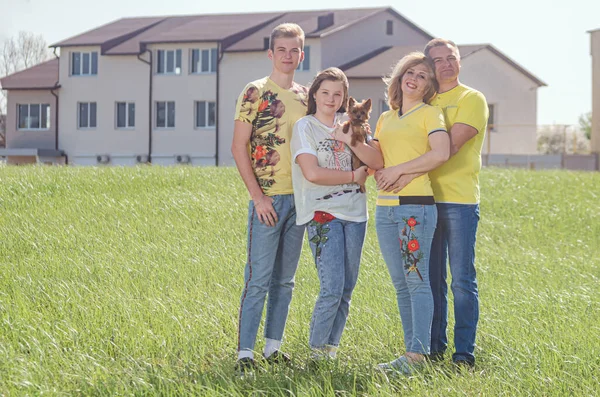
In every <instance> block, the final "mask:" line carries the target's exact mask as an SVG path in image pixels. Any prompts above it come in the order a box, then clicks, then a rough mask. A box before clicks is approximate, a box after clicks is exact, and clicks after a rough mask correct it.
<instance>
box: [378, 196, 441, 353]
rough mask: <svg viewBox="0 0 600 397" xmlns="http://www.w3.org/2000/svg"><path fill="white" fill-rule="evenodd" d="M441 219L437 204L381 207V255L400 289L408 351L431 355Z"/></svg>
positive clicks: (398, 292)
mask: <svg viewBox="0 0 600 397" xmlns="http://www.w3.org/2000/svg"><path fill="white" fill-rule="evenodd" d="M436 222H437V209H436V207H435V205H416V204H408V205H397V206H377V212H376V215H375V224H376V229H377V239H378V240H379V247H380V249H381V254H382V255H383V259H384V260H385V263H386V265H387V268H388V270H389V272H390V276H391V278H392V283H393V284H394V288H395V289H396V299H397V302H398V309H399V311H400V319H401V320H402V328H403V329H404V344H405V347H406V351H407V352H411V353H420V354H429V350H430V343H431V322H432V319H433V296H432V294H431V286H430V285H429V253H430V249H431V241H432V239H433V233H434V231H435V227H436Z"/></svg>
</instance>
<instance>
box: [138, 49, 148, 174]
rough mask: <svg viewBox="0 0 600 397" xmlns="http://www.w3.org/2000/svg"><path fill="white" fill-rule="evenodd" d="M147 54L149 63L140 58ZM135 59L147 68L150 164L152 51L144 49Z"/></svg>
mask: <svg viewBox="0 0 600 397" xmlns="http://www.w3.org/2000/svg"><path fill="white" fill-rule="evenodd" d="M146 52H147V53H148V56H149V58H150V60H149V61H146V60H145V59H143V58H141V56H142V55H144V53H146ZM137 58H138V59H139V60H140V61H142V62H144V63H145V64H147V65H148V66H149V73H148V162H149V163H152V51H151V50H148V49H146V50H145V51H143V52H141V53H139V54H138V56H137Z"/></svg>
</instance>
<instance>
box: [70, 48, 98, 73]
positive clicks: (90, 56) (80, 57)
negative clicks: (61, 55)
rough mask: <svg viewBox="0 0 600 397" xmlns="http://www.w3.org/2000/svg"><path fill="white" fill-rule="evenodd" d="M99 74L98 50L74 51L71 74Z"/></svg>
mask: <svg viewBox="0 0 600 397" xmlns="http://www.w3.org/2000/svg"><path fill="white" fill-rule="evenodd" d="M97 74H98V53H97V52H72V53H71V76H95V75H97Z"/></svg>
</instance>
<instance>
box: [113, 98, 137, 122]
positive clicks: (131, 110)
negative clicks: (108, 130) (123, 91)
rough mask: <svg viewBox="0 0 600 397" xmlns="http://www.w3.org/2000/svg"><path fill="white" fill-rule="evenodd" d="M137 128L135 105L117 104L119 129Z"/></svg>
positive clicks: (127, 103)
mask: <svg viewBox="0 0 600 397" xmlns="http://www.w3.org/2000/svg"><path fill="white" fill-rule="evenodd" d="M134 127H135V103H133V102H117V128H134Z"/></svg>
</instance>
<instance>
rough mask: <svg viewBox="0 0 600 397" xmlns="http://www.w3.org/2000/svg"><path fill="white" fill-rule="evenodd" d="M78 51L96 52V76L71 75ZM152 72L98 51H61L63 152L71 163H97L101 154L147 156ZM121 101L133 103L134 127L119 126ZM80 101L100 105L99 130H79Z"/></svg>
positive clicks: (132, 58) (137, 63)
mask: <svg viewBox="0 0 600 397" xmlns="http://www.w3.org/2000/svg"><path fill="white" fill-rule="evenodd" d="M74 51H81V52H88V51H97V52H98V55H99V56H98V74H97V75H95V76H71V62H70V58H71V53H72V52H74ZM148 68H149V66H148V65H147V64H145V63H143V62H141V61H140V60H138V59H137V57H136V56H101V55H100V48H99V47H68V48H63V49H62V51H61V57H60V66H59V78H60V84H61V89H60V104H59V106H60V110H59V111H60V117H59V146H60V147H59V149H62V150H64V151H65V152H66V153H67V155H68V157H69V163H70V164H75V165H78V164H80V165H86V164H96V156H97V155H105V154H109V155H111V156H112V155H120V156H124V157H131V158H135V156H136V155H139V154H148V73H149V69H148ZM122 101H126V102H135V128H132V129H117V127H116V103H117V102H122ZM79 102H96V104H97V105H96V106H97V114H96V117H97V127H96V128H92V129H79V127H78V103H79ZM116 164H118V163H116Z"/></svg>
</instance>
